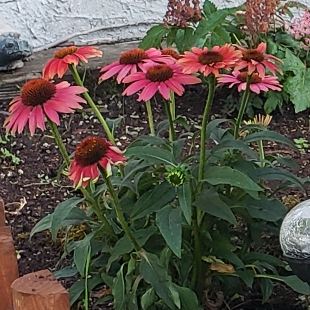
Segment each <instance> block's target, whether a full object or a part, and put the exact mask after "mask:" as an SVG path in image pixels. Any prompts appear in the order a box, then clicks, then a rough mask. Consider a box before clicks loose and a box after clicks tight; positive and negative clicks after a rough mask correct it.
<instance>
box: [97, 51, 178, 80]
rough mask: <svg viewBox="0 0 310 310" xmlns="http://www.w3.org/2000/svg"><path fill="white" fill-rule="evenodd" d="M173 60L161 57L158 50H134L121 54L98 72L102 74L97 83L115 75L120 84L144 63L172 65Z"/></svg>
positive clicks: (168, 57) (164, 56)
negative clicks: (116, 59)
mask: <svg viewBox="0 0 310 310" xmlns="http://www.w3.org/2000/svg"><path fill="white" fill-rule="evenodd" d="M173 62H174V59H173V58H171V57H170V56H167V55H162V53H161V51H160V50H157V49H156V48H150V49H148V50H146V51H144V50H143V49H141V48H135V49H132V50H129V51H127V52H123V53H122V54H121V56H120V59H119V60H118V61H115V62H113V63H111V64H109V65H107V66H105V67H103V68H102V69H101V70H100V72H104V74H102V75H101V76H100V78H99V81H104V80H107V79H109V78H110V77H112V76H114V75H116V74H117V77H116V81H117V83H119V84H120V83H121V82H122V80H123V79H124V77H125V76H126V75H128V73H136V72H138V69H139V68H140V69H141V67H142V66H143V64H145V63H173Z"/></svg>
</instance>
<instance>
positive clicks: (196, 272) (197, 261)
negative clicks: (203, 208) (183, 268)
mask: <svg viewBox="0 0 310 310" xmlns="http://www.w3.org/2000/svg"><path fill="white" fill-rule="evenodd" d="M192 228H193V232H194V262H193V273H192V278H191V289H195V287H196V285H197V279H198V277H199V276H200V275H201V247H200V237H199V228H198V222H197V209H196V207H194V208H193V220H192Z"/></svg>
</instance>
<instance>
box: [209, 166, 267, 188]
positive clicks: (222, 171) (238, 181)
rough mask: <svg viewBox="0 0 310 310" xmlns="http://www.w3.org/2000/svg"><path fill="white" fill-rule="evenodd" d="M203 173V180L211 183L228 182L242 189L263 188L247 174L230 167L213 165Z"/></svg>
mask: <svg viewBox="0 0 310 310" xmlns="http://www.w3.org/2000/svg"><path fill="white" fill-rule="evenodd" d="M204 175H205V177H204V181H206V182H208V183H210V184H212V185H219V184H229V185H231V186H235V187H239V188H242V189H244V190H250V191H262V190H263V189H262V188H261V187H260V186H258V185H257V184H256V183H255V182H254V181H253V180H252V179H250V178H249V177H248V176H247V175H245V174H244V173H242V172H240V171H238V170H235V169H232V168H230V167H226V166H224V167H220V166H213V167H211V168H209V169H207V171H206V172H205V174H204Z"/></svg>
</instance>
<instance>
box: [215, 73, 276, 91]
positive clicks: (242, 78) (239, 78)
mask: <svg viewBox="0 0 310 310" xmlns="http://www.w3.org/2000/svg"><path fill="white" fill-rule="evenodd" d="M248 76H249V74H248V72H239V71H233V72H232V75H229V74H221V75H220V76H219V77H218V83H219V84H225V83H229V84H230V85H229V86H228V87H229V88H232V87H233V86H234V85H238V91H239V92H241V91H242V90H245V89H246V80H247V77H248ZM281 87H282V85H281V84H280V83H279V81H278V78H277V77H276V76H268V75H265V76H264V77H260V76H259V75H258V73H253V74H252V75H251V83H250V90H251V91H252V92H254V93H256V94H259V93H260V92H261V91H264V92H266V91H268V90H269V89H271V90H277V91H280V90H281Z"/></svg>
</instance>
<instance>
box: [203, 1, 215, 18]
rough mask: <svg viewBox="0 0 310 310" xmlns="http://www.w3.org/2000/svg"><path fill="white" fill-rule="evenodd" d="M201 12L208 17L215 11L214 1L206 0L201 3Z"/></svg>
mask: <svg viewBox="0 0 310 310" xmlns="http://www.w3.org/2000/svg"><path fill="white" fill-rule="evenodd" d="M202 9H203V13H204V15H205V16H206V17H210V16H211V15H212V14H213V13H215V12H216V11H217V8H216V6H215V4H214V3H212V2H211V1H209V0H206V1H205V2H204V4H203V7H202Z"/></svg>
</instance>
